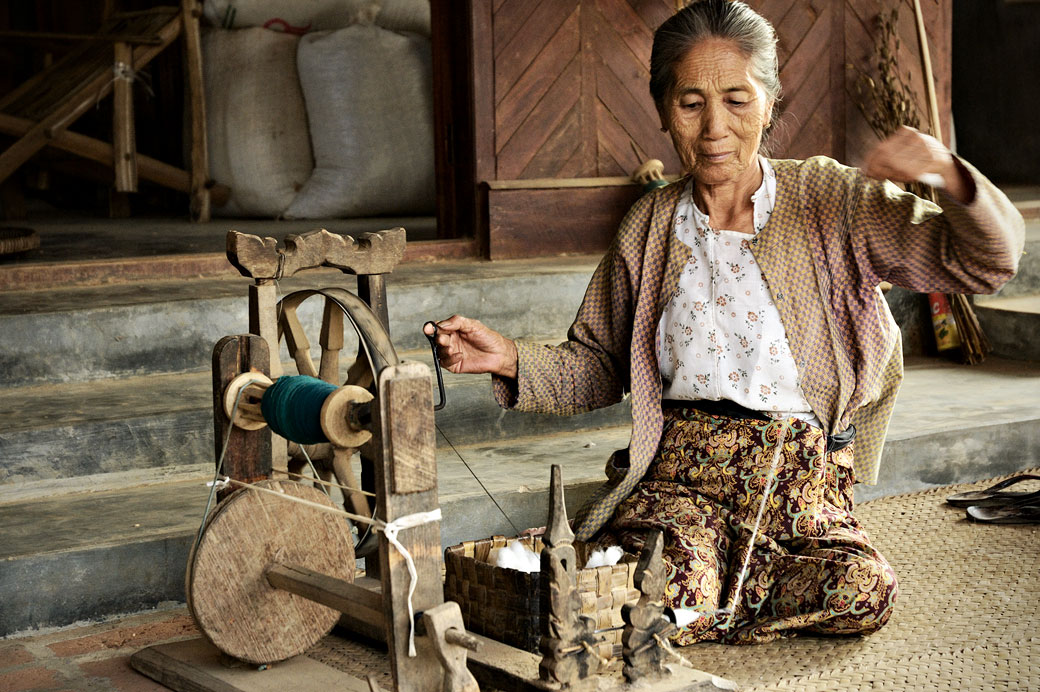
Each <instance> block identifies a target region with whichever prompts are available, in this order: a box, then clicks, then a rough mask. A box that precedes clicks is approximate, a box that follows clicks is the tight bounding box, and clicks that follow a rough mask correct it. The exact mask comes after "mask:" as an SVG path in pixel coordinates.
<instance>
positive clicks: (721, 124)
mask: <svg viewBox="0 0 1040 692" xmlns="http://www.w3.org/2000/svg"><path fill="white" fill-rule="evenodd" d="M723 111H724V109H723V107H722V104H721V103H710V102H709V103H707V104H705V106H704V119H703V120H702V121H701V135H702V136H703V137H705V138H706V139H720V138H721V137H723V136H724V135H725V134H726V131H725V120H726V119H725V113H724V112H723Z"/></svg>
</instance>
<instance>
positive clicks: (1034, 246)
mask: <svg viewBox="0 0 1040 692" xmlns="http://www.w3.org/2000/svg"><path fill="white" fill-rule="evenodd" d="M1025 251H1026V254H1024V255H1022V257H1021V258H1020V259H1019V262H1018V273H1017V274H1015V276H1014V278H1012V279H1011V281H1008V282H1007V283H1006V284H1004V287H1003V288H1001V289H1000V291H999V292H997V293H996V294H995V295H997V296H1000V297H1004V298H1012V297H1015V296H1023V295H1038V294H1040V219H1034V220H1026V245H1025ZM989 298H990V296H980V297H979V299H978V300H980V301H982V300H988V299H989Z"/></svg>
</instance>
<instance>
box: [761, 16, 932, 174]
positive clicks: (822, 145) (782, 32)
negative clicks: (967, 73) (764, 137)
mask: <svg viewBox="0 0 1040 692" xmlns="http://www.w3.org/2000/svg"><path fill="white" fill-rule="evenodd" d="M749 4H750V5H751V6H752V7H755V9H757V10H758V11H759V12H761V13H762V14H763V16H765V17H766V18H767V19H769V20H770V21H771V22H772V23H773V26H774V27H775V28H776V31H777V36H778V39H779V46H778V54H779V58H780V81H781V83H782V85H783V88H784V97H783V101H782V102H781V118H780V121H779V123H778V127H777V128H775V131H774V133H773V136H772V141H771V147H770V148H771V152H772V154H773V155H775V156H783V157H791V158H805V157H807V156H812V155H815V154H826V155H828V156H832V157H834V158H836V159H838V160H840V161H843V162H845V163H848V164H851V165H856V164H859V163H861V162H862V160H863V156H864V154H865V153H866V152H867V151H868V150H869V148H870V147H871V146H873V145H874V144H875V143H876V142H877V138H876V137H875V136H874V134H873V132H872V131H871V129H870V126H869V124H868V123H867V120H866V118H865V117H864V115H863V114H862V112H861V111H860V108H859V106H858V105H857V102H858V100H859V98H860V97H859V96H858V94H857V90H856V82H857V79H858V75H859V74H860V71H863V72H866V73H868V74H870V75H871V76H876V74H877V72H876V68H875V67H874V65H873V63H874V60H873V50H874V36H875V35H876V34H877V17H878V15H879V14H880V13H882V12H886V13H887V12H890V11H891V10H892V9H893V8H897V9H898V10H899V24H898V28H899V38H900V51H899V55H900V66H901V67H903V68H904V74H903V75H902V76H903V78H904V79H907V78H908V79H909V80H910V84H911V85H912V87H913V88H914V90H915V92H916V94H917V97H918V102H919V106H920V109H921V114H922V123H923V124H926V123H927V116H926V115H925V112H926V111H925V96H924V80H923V77H922V70H921V61H920V56H919V52H918V44H917V33H916V30H915V25H914V15H913V2H912V0H811V1H808V2H804V1H801V0H799V1H797V2H791V1H790V0H750V1H749ZM921 6H922V14H923V16H924V19H925V25H926V27H927V28H928V35H929V45H930V50H931V55H932V62H933V70H934V72H935V79H936V92H937V100H938V103H939V112H940V114H941V116H942V117H941V120H942V123H943V134H944V138H945V139H946V140H947V141H949V113H950V84H951V80H950V33H951V31H950V30H951V26H950V16H951V0H921Z"/></svg>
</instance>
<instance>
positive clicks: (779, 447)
mask: <svg viewBox="0 0 1040 692" xmlns="http://www.w3.org/2000/svg"><path fill="white" fill-rule="evenodd" d="M790 430H791V422H790V421H787V423H785V425H784V428H783V430H782V431H781V433H780V439H779V440H778V441H777V443H776V451H775V452H773V463H771V464H770V465H769V479H768V480H767V481H766V488H765V491H764V492H763V493H762V502H761V503H760V504H759V505H758V516H756V517H755V526H754V528H752V529H751V539H750V540H749V541H748V548H747V553H746V554H745V555H744V564H743V566H741V568H740V576H739V577H737V588H736V589H735V590H734V591H733V597H732V598H731V599H730V602H729V605H728V606H727V607H726V608H724V609H723V610H722V611H721V612H727V611H728V616H727V618H726V623H725V625H720V627H721V628H722V629H728V628H729V627H732V626H733V618H734V617H735V616H736V611H737V602H738V601H739V600H740V592H741V590H742V589H743V588H744V579H745V578H746V577H747V570H748V565H749V564H750V562H751V551H752V550H754V549H755V540H756V539H757V538H758V529H759V527H760V526H761V524H762V515H763V514H764V513H765V511H766V502H767V501H768V500H769V495H770V493H772V491H773V481H774V480H776V467H777V464H779V462H780V454H781V453H782V452H783V451H784V443H785V442H787V433H788V432H790Z"/></svg>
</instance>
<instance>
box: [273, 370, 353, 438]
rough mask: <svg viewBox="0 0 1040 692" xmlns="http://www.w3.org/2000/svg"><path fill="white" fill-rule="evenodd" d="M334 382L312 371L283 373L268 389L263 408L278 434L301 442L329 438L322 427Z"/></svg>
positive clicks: (334, 388) (334, 387)
mask: <svg viewBox="0 0 1040 692" xmlns="http://www.w3.org/2000/svg"><path fill="white" fill-rule="evenodd" d="M336 389H337V387H336V385H334V384H330V383H328V382H325V381H324V380H319V379H318V378H317V377H311V376H309V375H283V376H282V377H279V378H278V379H277V380H275V383H274V384H272V385H271V386H270V387H268V388H267V391H265V392H264V397H263V399H261V400H260V411H261V412H262V413H263V415H264V420H266V421H267V424H268V425H269V426H271V430H273V431H274V432H275V433H276V434H278V435H281V436H282V437H284V438H285V439H287V440H290V441H292V442H296V443H297V444H301V445H314V444H319V443H321V442H328V441H329V438H328V437H326V435H325V431H324V430H322V429H321V407H322V405H323V404H324V403H325V399H327V398H328V396H329V394H332V393H333V392H334V391H336Z"/></svg>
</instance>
